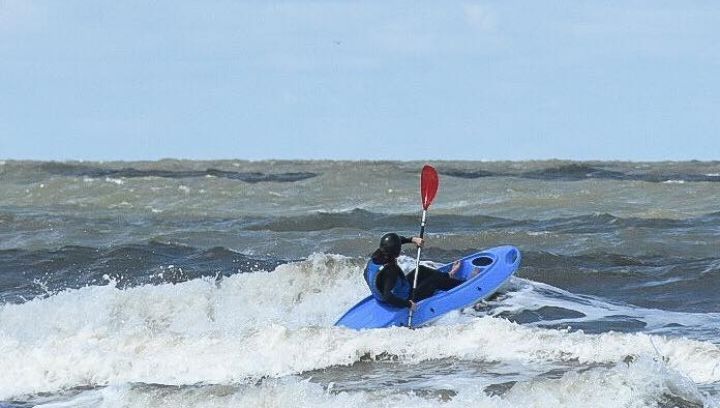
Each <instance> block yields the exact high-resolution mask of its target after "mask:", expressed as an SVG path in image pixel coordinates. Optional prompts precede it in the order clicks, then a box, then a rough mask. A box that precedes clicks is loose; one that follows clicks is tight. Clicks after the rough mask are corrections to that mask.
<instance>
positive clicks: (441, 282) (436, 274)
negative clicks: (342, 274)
mask: <svg viewBox="0 0 720 408" xmlns="http://www.w3.org/2000/svg"><path fill="white" fill-rule="evenodd" d="M410 243H414V244H415V245H417V246H423V244H424V240H423V239H422V238H420V237H411V238H406V237H403V236H400V235H398V234H395V233H392V232H391V233H388V234H385V235H383V236H382V238H381V239H380V246H379V248H378V249H376V250H375V252H373V254H372V256H371V258H370V260H369V261H368V263H367V265H366V266H365V272H364V274H363V275H364V277H365V282H367V284H368V287H369V288H370V292H372V294H373V296H374V297H375V298H376V299H377V300H379V301H381V302H386V303H389V304H391V305H393V306H396V307H409V308H412V309H413V310H415V308H416V305H415V302H417V301H420V300H422V299H426V298H429V297H430V296H432V295H433V293H435V291H436V290H448V289H452V288H454V287H455V286H457V285H459V284H461V283H462V282H463V281H462V280H459V279H455V278H454V276H455V273H457V271H458V269H459V268H460V263H459V262H457V261H456V262H455V263H453V266H452V268H451V270H450V273H449V274H447V273H443V272H440V271H438V270H436V269H433V268H429V267H427V266H424V265H420V271H419V274H418V283H417V288H415V295H414V296H413V298H414V299H415V301H412V300H410V292H411V290H412V282H413V279H414V278H415V271H413V272H411V273H409V274H408V275H407V276H405V273H403V270H402V269H401V268H400V266H399V265H398V264H397V257H398V256H400V250H401V249H402V245H403V244H410Z"/></svg>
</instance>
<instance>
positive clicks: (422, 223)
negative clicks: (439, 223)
mask: <svg viewBox="0 0 720 408" xmlns="http://www.w3.org/2000/svg"><path fill="white" fill-rule="evenodd" d="M426 219H427V210H426V209H423V212H422V221H420V239H423V236H424V235H425V220H426ZM421 252H422V247H421V246H418V249H417V258H415V276H414V277H413V285H412V290H411V291H410V300H411V301H413V302H414V301H415V288H417V280H418V275H419V274H420V253H421ZM412 318H413V310H412V308H410V312H409V313H408V327H409V328H411V329H412Z"/></svg>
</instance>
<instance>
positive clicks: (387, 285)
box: [380, 265, 410, 307]
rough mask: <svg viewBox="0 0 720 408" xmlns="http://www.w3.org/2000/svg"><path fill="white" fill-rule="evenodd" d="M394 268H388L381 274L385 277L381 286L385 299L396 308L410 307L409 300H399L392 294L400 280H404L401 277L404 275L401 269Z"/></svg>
mask: <svg viewBox="0 0 720 408" xmlns="http://www.w3.org/2000/svg"><path fill="white" fill-rule="evenodd" d="M393 266H395V265H393ZM393 266H386V267H385V268H383V270H382V272H381V274H383V275H384V276H383V277H382V278H383V279H382V281H381V284H380V291H381V292H382V295H383V299H385V301H386V302H388V303H390V304H391V305H393V306H395V307H410V301H409V300H408V299H403V298H399V297H397V296H395V295H394V294H393V293H392V290H393V288H394V287H395V282H397V280H398V279H402V278H401V277H400V275H399V274H401V273H402V270H401V269H400V267H398V266H395V267H393Z"/></svg>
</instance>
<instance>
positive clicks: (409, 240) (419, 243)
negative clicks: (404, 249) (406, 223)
mask: <svg viewBox="0 0 720 408" xmlns="http://www.w3.org/2000/svg"><path fill="white" fill-rule="evenodd" d="M400 242H401V243H402V244H403V245H404V244H415V245H417V246H419V247H421V246H423V244H424V243H425V240H424V239H422V238H420V237H410V238H407V237H403V236H401V237H400Z"/></svg>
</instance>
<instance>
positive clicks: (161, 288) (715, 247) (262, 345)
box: [0, 160, 720, 407]
mask: <svg viewBox="0 0 720 408" xmlns="http://www.w3.org/2000/svg"><path fill="white" fill-rule="evenodd" d="M422 164H423V163H418V162H327V161H316V162H292V161H282V162H270V161H264V162H245V161H214V162H199V161H174V160H166V161H160V162H132V163H130V162H117V163H89V162H82V163H48V162H19V161H4V162H0V193H1V194H0V401H2V402H0V406H2V407H25V406H33V405H41V406H46V407H59V406H87V407H92V406H112V407H117V406H128V407H129V406H132V407H138V406H147V407H154V406H332V407H337V406H363V407H369V406H421V407H422V406H448V407H456V406H457V407H464V406H473V407H484V406H487V407H530V406H538V407H557V406H572V407H577V406H592V407H603V406H607V407H618V406H629V407H657V406H659V407H674V406H679V407H700V406H720V305H718V302H717V299H718V295H717V293H718V291H719V290H720V201H718V197H720V194H719V193H720V162H679V163H676V162H672V163H621V162H583V163H573V162H560V161H545V162H492V163H486V162H435V163H433V164H434V165H435V166H436V168H437V169H438V171H439V172H440V184H441V186H440V191H439V193H438V196H437V198H436V200H435V203H434V204H433V207H431V211H430V214H429V218H428V231H429V233H430V235H429V238H428V246H427V248H426V250H425V251H424V252H423V253H424V257H425V259H426V260H428V261H430V262H438V263H440V262H446V261H450V260H452V259H454V258H456V257H458V256H460V255H462V254H465V253H467V252H470V251H475V250H477V249H479V248H484V247H489V246H495V245H501V244H512V245H515V246H517V247H519V248H520V249H521V250H522V251H523V255H524V258H523V259H524V260H523V266H522V268H521V269H520V271H519V272H518V274H517V277H516V278H514V279H513V280H512V281H511V283H510V284H509V285H508V286H507V287H506V288H504V289H503V291H502V292H501V293H500V295H499V296H498V297H496V298H494V299H492V300H491V301H489V302H487V303H486V304H485V305H483V307H481V308H480V309H479V310H464V311H463V312H456V313H453V314H450V315H448V316H446V317H445V318H443V319H441V320H440V321H439V322H437V323H436V324H434V325H433V326H430V327H425V328H421V329H418V330H414V331H411V330H408V329H404V328H391V329H381V330H366V331H360V332H356V331H352V330H347V329H342V328H335V327H333V323H334V322H335V320H336V319H337V318H338V317H339V316H340V315H341V314H342V313H343V312H344V311H345V310H346V309H348V308H349V307H350V306H352V305H353V304H354V303H355V302H357V301H358V300H360V299H362V298H363V297H364V296H366V295H367V289H366V288H365V286H364V283H363V281H362V277H361V268H362V266H363V264H364V262H365V259H364V257H365V256H366V255H367V254H368V253H369V252H371V251H372V250H373V249H374V245H375V244H376V241H377V239H378V237H379V236H380V235H381V234H382V233H383V232H385V231H398V232H401V233H404V234H407V235H410V234H414V233H416V230H417V228H418V221H419V192H418V182H419V169H420V167H421V166H422ZM404 261H405V264H407V267H408V268H409V267H410V265H411V264H412V260H411V259H410V258H406V259H404Z"/></svg>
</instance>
